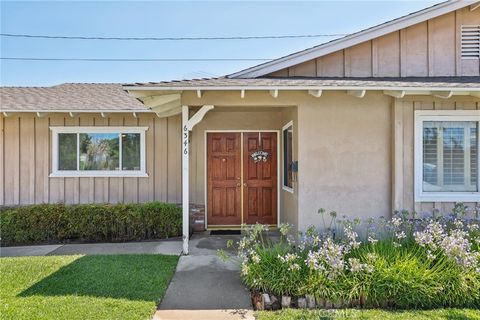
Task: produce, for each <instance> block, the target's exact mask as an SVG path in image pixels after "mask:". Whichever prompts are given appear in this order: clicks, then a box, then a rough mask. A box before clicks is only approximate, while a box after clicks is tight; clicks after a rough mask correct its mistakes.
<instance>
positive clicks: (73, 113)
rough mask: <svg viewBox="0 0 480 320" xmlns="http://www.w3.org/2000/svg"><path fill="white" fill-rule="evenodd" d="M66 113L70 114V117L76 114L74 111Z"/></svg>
mask: <svg viewBox="0 0 480 320" xmlns="http://www.w3.org/2000/svg"><path fill="white" fill-rule="evenodd" d="M68 114H69V115H70V118H73V117H75V116H76V115H77V114H76V113H75V112H69V113H68Z"/></svg>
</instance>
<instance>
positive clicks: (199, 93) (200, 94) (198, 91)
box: [197, 90, 203, 99]
mask: <svg viewBox="0 0 480 320" xmlns="http://www.w3.org/2000/svg"><path fill="white" fill-rule="evenodd" d="M202 96H203V92H202V90H197V98H199V99H200V98H201V97H202Z"/></svg>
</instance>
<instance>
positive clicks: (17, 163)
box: [0, 113, 181, 205]
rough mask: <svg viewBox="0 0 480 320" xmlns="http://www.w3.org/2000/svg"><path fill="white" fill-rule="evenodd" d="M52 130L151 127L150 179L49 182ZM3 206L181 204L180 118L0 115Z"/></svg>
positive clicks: (148, 148) (0, 197)
mask: <svg viewBox="0 0 480 320" xmlns="http://www.w3.org/2000/svg"><path fill="white" fill-rule="evenodd" d="M50 126H147V127H149V129H148V130H147V132H146V142H145V143H146V166H147V173H148V175H149V177H148V178H131V177H130V178H117V177H115V178H103V177H100V178H49V177H48V175H49V174H50V173H51V162H52V161H51V154H52V152H51V133H50V130H49V127H50ZM0 132H1V134H0V169H1V170H0V205H19V204H32V203H58V202H64V203H69V204H72V203H102V202H111V203H115V202H145V201H151V200H160V201H167V202H173V203H179V202H181V153H180V147H181V143H180V141H181V140H180V138H181V137H180V132H181V119H180V117H179V116H176V117H171V118H168V119H159V118H157V117H156V116H155V114H153V113H151V114H138V118H135V117H133V115H132V114H112V115H111V116H109V117H106V118H102V117H101V116H100V114H80V115H78V116H75V117H73V118H72V117H70V116H69V115H68V114H60V113H57V114H49V115H48V116H46V117H37V116H36V114H34V113H27V114H26V113H22V114H12V115H11V116H8V117H4V116H3V115H0Z"/></svg>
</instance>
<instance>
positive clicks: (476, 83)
mask: <svg viewBox="0 0 480 320" xmlns="http://www.w3.org/2000/svg"><path fill="white" fill-rule="evenodd" d="M142 87H144V88H145V87H148V88H159V89H161V88H169V89H175V88H178V90H189V89H191V90H193V89H202V88H205V89H207V88H210V89H212V88H218V89H222V88H224V89H225V88H237V87H238V88H243V87H245V88H248V87H252V88H263V87H265V88H268V87H271V88H295V87H303V88H305V87H312V88H332V89H334V88H336V87H339V88H345V87H352V88H358V89H360V88H372V89H377V90H382V89H388V88H435V89H439V88H445V89H449V88H452V89H454V88H468V89H470V88H471V89H478V90H480V77H410V78H325V77H324V78H310V77H309V78H306V77H296V78H295V77H293V78H292V77H290V78H253V79H242V78H226V77H220V78H209V79H194V80H179V81H164V82H147V83H133V84H125V88H129V89H130V88H132V89H135V88H142Z"/></svg>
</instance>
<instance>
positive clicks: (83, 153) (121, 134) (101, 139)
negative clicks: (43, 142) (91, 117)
mask: <svg viewBox="0 0 480 320" xmlns="http://www.w3.org/2000/svg"><path fill="white" fill-rule="evenodd" d="M50 129H51V130H52V174H51V175H50V176H51V177H118V176H134V177H146V176H147V174H146V172H145V131H146V130H147V129H148V128H147V127H51V128H50Z"/></svg>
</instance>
